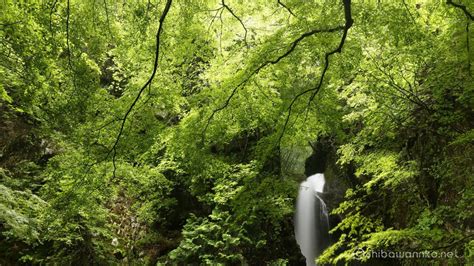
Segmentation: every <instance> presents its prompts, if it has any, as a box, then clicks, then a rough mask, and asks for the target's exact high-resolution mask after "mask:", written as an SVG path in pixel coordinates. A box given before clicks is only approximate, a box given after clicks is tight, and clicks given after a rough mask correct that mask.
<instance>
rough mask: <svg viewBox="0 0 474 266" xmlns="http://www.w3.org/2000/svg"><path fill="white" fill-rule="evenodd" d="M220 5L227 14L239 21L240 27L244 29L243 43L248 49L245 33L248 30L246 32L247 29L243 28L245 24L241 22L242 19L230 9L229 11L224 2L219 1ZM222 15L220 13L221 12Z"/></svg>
mask: <svg viewBox="0 0 474 266" xmlns="http://www.w3.org/2000/svg"><path fill="white" fill-rule="evenodd" d="M221 4H222V7H223V8H225V9H226V10H227V11H229V13H230V14H231V15H232V16H233V17H234V18H235V19H237V20H238V21H239V23H240V25H242V28H244V31H245V34H244V43H245V46H247V47H249V45H248V43H247V33H248V30H247V27H245V24H244V22H243V21H242V19H240V18H239V17H238V16H237V15H236V14H235V13H234V11H232V9H230V7H229V6H228V5H226V3H225V2H224V0H222V1H221ZM221 14H222V12H221Z"/></svg>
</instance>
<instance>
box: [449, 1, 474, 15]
mask: <svg viewBox="0 0 474 266" xmlns="http://www.w3.org/2000/svg"><path fill="white" fill-rule="evenodd" d="M446 4H448V5H452V6H454V7H456V8H459V9H461V10H462V12H464V15H466V17H467V18H468V19H470V20H474V16H473V15H472V14H471V13H469V11H468V10H467V7H466V6H465V5H461V4H457V3H453V1H452V0H446Z"/></svg>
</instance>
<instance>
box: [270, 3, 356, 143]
mask: <svg viewBox="0 0 474 266" xmlns="http://www.w3.org/2000/svg"><path fill="white" fill-rule="evenodd" d="M343 4H344V20H345V24H344V27H343V33H342V37H341V41H340V42H339V45H338V46H337V48H336V49H334V50H332V51H329V52H327V53H326V54H325V55H324V67H323V71H322V72H321V76H320V78H319V82H318V84H317V85H316V87H314V88H311V89H308V90H305V91H303V92H300V93H299V94H297V95H296V96H295V97H294V98H293V100H292V101H291V102H290V105H289V106H288V112H287V115H286V119H285V123H284V124H283V128H282V131H281V133H280V136H279V137H278V145H280V143H281V139H282V138H283V135H284V134H285V131H286V128H287V126H288V122H289V121H290V116H291V112H292V109H293V105H294V104H295V103H296V101H297V100H298V98H300V97H301V96H303V95H305V94H307V93H310V92H313V93H312V94H311V97H310V98H309V101H308V106H307V108H309V105H310V104H311V102H312V101H313V99H314V97H315V96H316V94H317V93H318V92H319V91H320V90H321V87H322V85H323V81H324V77H325V75H326V72H327V70H328V68H329V58H330V56H331V55H333V54H335V53H340V52H341V51H342V47H343V46H344V43H345V41H346V38H347V33H348V32H349V29H350V28H351V27H352V25H353V24H354V20H353V19H352V11H351V0H343Z"/></svg>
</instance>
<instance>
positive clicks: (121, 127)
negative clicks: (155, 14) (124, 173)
mask: <svg viewBox="0 0 474 266" xmlns="http://www.w3.org/2000/svg"><path fill="white" fill-rule="evenodd" d="M171 2H172V0H167V1H166V5H165V8H164V10H163V13H162V14H161V16H160V20H159V24H160V25H159V26H158V31H157V33H156V49H155V60H154V63H153V71H152V73H151V76H150V78H148V80H147V82H146V83H145V84H144V85H143V86H142V87H141V89H140V90H139V91H138V94H137V96H136V97H135V100H134V101H133V102H132V104H131V105H130V107H129V108H128V110H127V112H126V113H125V115H124V116H123V118H122V119H121V121H122V124H121V125H120V130H119V133H118V135H117V137H116V139H115V142H114V145H113V146H112V148H111V149H110V151H109V152H108V153H107V156H106V158H107V157H109V155H110V154H111V153H112V164H113V167H114V171H113V177H114V178H115V172H116V170H117V167H116V164H115V163H116V155H117V146H118V144H119V141H120V137H121V136H122V134H123V129H124V127H125V122H127V118H128V116H129V115H130V113H131V112H132V110H133V108H134V107H135V105H136V104H137V102H138V100H139V99H140V96H141V95H142V93H143V91H145V89H146V88H147V87H148V85H149V84H151V82H152V81H153V78H154V77H155V75H156V71H157V70H158V58H159V54H160V36H161V32H162V31H163V23H164V21H165V18H166V15H167V14H168V11H169V10H170V7H171Z"/></svg>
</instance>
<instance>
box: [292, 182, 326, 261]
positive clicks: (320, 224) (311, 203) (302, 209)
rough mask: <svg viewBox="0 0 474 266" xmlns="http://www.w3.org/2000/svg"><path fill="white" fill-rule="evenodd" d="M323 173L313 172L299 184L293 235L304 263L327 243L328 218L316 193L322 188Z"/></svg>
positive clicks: (324, 206)
mask: <svg viewBox="0 0 474 266" xmlns="http://www.w3.org/2000/svg"><path fill="white" fill-rule="evenodd" d="M324 183H325V179H324V174H314V175H312V176H309V177H308V178H307V179H306V181H303V182H302V183H301V184H300V189H299V193H298V199H297V203H296V215H295V219H296V221H295V236H296V241H297V242H298V245H299V246H300V250H301V253H302V254H303V255H304V256H305V258H306V265H316V263H315V262H314V261H315V258H316V257H317V256H319V255H320V254H321V252H322V251H323V250H324V248H326V247H327V246H328V245H329V235H328V230H329V219H328V212H327V209H326V204H325V203H324V201H323V199H322V198H321V197H320V196H319V195H318V193H322V192H323V189H324Z"/></svg>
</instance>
